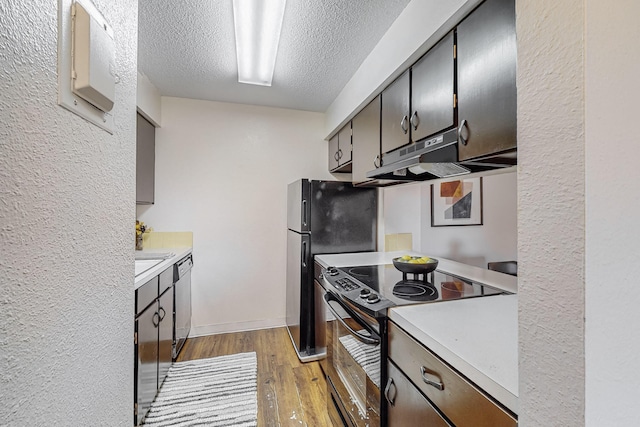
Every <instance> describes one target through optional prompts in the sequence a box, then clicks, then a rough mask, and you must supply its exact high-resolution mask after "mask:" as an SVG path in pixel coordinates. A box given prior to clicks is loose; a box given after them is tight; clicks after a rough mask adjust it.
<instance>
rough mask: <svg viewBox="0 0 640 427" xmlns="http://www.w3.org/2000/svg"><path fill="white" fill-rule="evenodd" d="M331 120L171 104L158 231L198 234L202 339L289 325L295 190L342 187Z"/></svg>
mask: <svg viewBox="0 0 640 427" xmlns="http://www.w3.org/2000/svg"><path fill="white" fill-rule="evenodd" d="M323 124H324V116H323V115H322V114H319V113H309V112H302V111H293V110H285V109H277V108H268V107H256V106H247V105H240V104H228V103H219V102H208V101H196V100H188V99H181V98H167V97H163V98H162V128H160V129H157V131H156V197H155V201H156V202H155V205H153V206H150V207H142V206H140V207H138V213H139V218H140V219H141V220H143V221H144V222H145V223H147V224H149V225H150V226H151V227H153V228H154V229H155V230H158V231H193V240H194V244H193V245H194V247H193V252H194V268H193V271H192V281H193V320H192V324H193V333H194V334H210V333H218V332H229V331H238V330H247V329H257V328H264V327H272V326H283V325H284V317H285V277H286V194H287V184H288V183H290V182H292V181H295V180H297V179H299V178H303V177H304V178H314V179H332V176H331V175H329V174H328V172H327V167H328V166H327V144H326V142H324V141H323V136H324V135H323Z"/></svg>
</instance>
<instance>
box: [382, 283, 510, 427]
mask: <svg viewBox="0 0 640 427" xmlns="http://www.w3.org/2000/svg"><path fill="white" fill-rule="evenodd" d="M389 318H390V319H391V321H393V322H394V323H395V324H397V325H398V326H400V327H401V328H402V329H404V330H405V331H407V332H408V333H409V334H410V335H411V336H413V337H414V338H415V339H416V340H417V341H419V342H420V343H422V344H423V345H424V346H425V347H428V348H429V349H430V350H431V351H433V352H434V353H435V354H437V355H438V356H440V358H442V359H443V360H445V361H446V362H447V363H449V364H450V365H451V366H453V367H454V368H455V369H456V370H458V371H459V372H460V373H461V374H463V375H464V376H465V377H467V378H468V379H470V380H471V381H472V382H474V383H475V384H477V385H478V386H479V387H480V388H482V389H483V390H484V391H485V392H487V393H488V394H490V395H491V396H492V397H493V398H494V399H496V400H497V401H498V402H500V403H502V404H503V405H504V406H506V407H507V408H509V409H510V410H511V411H513V412H514V413H516V414H517V413H518V296H517V295H492V296H488V297H483V298H469V299H461V300H455V301H442V302H438V303H434V304H419V305H408V306H404V307H395V308H392V309H391V310H389Z"/></svg>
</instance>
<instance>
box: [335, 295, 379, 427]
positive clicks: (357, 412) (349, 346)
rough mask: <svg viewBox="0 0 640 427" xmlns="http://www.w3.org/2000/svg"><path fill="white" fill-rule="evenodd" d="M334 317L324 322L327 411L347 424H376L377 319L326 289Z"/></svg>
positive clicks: (377, 380)
mask: <svg viewBox="0 0 640 427" xmlns="http://www.w3.org/2000/svg"><path fill="white" fill-rule="evenodd" d="M324 300H325V303H326V305H327V308H328V309H329V311H330V312H331V313H332V314H333V316H334V317H335V319H333V320H331V321H328V322H327V377H328V383H329V384H330V386H329V394H330V395H331V396H330V397H329V402H328V403H329V405H330V408H329V409H330V411H329V412H330V413H331V412H332V411H334V412H335V411H337V412H339V413H340V416H341V418H342V419H343V420H342V421H343V422H345V424H346V425H348V426H354V427H365V426H368V427H377V426H379V425H380V375H381V371H380V369H381V363H380V362H381V353H380V351H381V350H380V349H381V345H380V344H381V341H382V339H381V338H380V335H381V334H380V326H379V324H378V322H377V321H376V320H375V319H373V318H371V317H369V316H366V315H364V314H363V313H360V312H358V311H357V310H355V309H354V308H353V307H351V306H349V305H348V304H346V303H345V302H343V301H341V300H340V298H339V297H338V296H337V295H334V294H333V293H332V292H331V291H329V290H328V291H327V293H326V294H325V295H324Z"/></svg>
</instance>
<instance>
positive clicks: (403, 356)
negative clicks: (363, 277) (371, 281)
mask: <svg viewBox="0 0 640 427" xmlns="http://www.w3.org/2000/svg"><path fill="white" fill-rule="evenodd" d="M389 358H390V359H391V360H392V361H393V362H394V363H395V364H396V365H397V366H398V368H400V369H401V370H402V371H403V372H404V373H405V375H406V376H407V377H408V378H409V379H410V380H411V382H413V383H414V384H415V385H416V387H418V388H419V389H420V391H421V392H422V393H423V394H424V395H425V396H426V397H427V398H428V399H429V400H430V401H431V402H432V403H433V404H434V405H435V406H437V407H438V409H439V410H440V411H441V412H442V413H443V414H444V415H445V416H446V417H447V418H448V419H449V420H450V421H451V422H452V423H453V424H454V425H455V426H457V427H466V426H473V427H515V426H517V425H518V423H517V421H516V419H515V418H514V417H513V416H512V415H511V413H510V412H508V411H507V410H506V409H504V408H503V407H502V406H500V405H499V404H498V403H496V402H494V401H493V400H492V399H491V398H490V397H489V396H487V395H486V394H485V393H484V392H483V391H482V390H480V389H478V388H477V387H476V386H475V385H473V384H472V383H470V382H469V381H468V380H467V379H465V378H464V377H463V376H461V375H460V374H459V373H458V372H456V371H455V370H453V369H452V368H451V367H449V366H448V365H447V364H445V363H444V362H442V361H441V360H440V359H439V358H438V357H437V356H436V355H435V354H433V353H432V352H431V351H430V350H428V349H427V348H425V347H423V346H422V345H421V344H420V343H418V342H417V341H416V340H414V339H413V338H412V337H411V336H410V335H408V334H407V333H406V332H405V331H403V330H402V329H400V328H399V327H398V326H397V325H395V324H394V323H393V322H389Z"/></svg>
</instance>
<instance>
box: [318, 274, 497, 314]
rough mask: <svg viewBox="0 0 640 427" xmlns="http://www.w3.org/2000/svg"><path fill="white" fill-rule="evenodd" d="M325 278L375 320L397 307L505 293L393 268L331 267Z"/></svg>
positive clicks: (464, 281) (448, 277) (447, 277)
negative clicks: (391, 308)
mask: <svg viewBox="0 0 640 427" xmlns="http://www.w3.org/2000/svg"><path fill="white" fill-rule="evenodd" d="M324 277H325V279H326V280H327V281H328V282H329V283H330V284H331V285H332V286H333V287H334V288H335V289H334V291H337V293H338V294H339V295H340V297H341V298H343V299H346V300H347V301H348V302H350V303H351V304H353V305H355V306H356V307H357V308H359V309H361V310H363V311H364V312H365V313H367V314H368V315H370V316H373V317H386V310H387V309H388V308H390V307H395V306H402V305H409V304H424V303H429V302H437V301H445V300H453V299H462V298H473V297H480V296H488V295H498V294H502V293H504V292H503V291H501V290H498V289H495V288H492V287H490V286H487V285H483V284H480V283H477V282H473V281H471V280H469V279H466V278H463V277H458V276H455V275H452V274H448V273H444V272H442V271H439V270H437V269H436V270H435V271H433V272H431V273H427V274H415V275H414V274H412V273H403V272H401V271H399V270H398V269H396V268H395V267H394V265H393V264H382V265H365V266H352V267H339V268H335V267H329V268H328V269H326V270H325V271H324Z"/></svg>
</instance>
